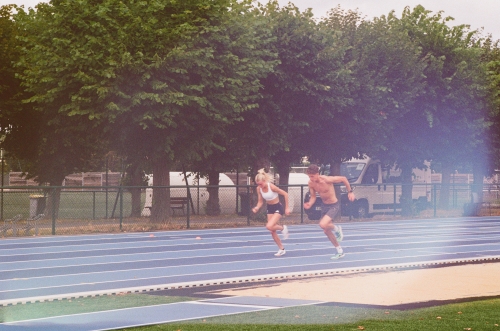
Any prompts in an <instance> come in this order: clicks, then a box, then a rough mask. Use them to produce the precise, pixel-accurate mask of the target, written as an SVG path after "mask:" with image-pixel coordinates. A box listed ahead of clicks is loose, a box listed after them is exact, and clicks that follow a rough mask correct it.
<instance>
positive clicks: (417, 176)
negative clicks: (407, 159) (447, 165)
mask: <svg viewBox="0 0 500 331" xmlns="http://www.w3.org/2000/svg"><path fill="white" fill-rule="evenodd" d="M340 175H341V176H345V177H346V178H347V180H348V181H349V183H350V184H351V187H352V188H353V189H354V194H355V196H356V200H355V201H354V202H353V203H348V199H347V194H346V188H345V186H342V187H341V192H342V195H341V203H342V215H350V216H354V217H359V218H364V217H367V216H368V215H369V214H372V213H376V212H391V211H395V210H399V209H401V204H400V198H401V187H402V186H401V171H400V170H399V169H396V168H395V167H383V166H382V164H381V163H380V161H379V160H373V159H371V158H370V157H368V156H365V157H363V158H362V159H351V160H349V161H346V162H343V163H342V164H341V166H340ZM413 184H414V185H413V189H412V199H413V201H414V202H416V204H417V206H418V208H419V209H425V208H426V207H427V204H428V202H429V201H430V194H431V171H430V169H426V170H420V169H413Z"/></svg>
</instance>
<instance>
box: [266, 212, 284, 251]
mask: <svg viewBox="0 0 500 331" xmlns="http://www.w3.org/2000/svg"><path fill="white" fill-rule="evenodd" d="M280 218H281V215H280V214H279V213H274V214H267V224H266V228H267V229H268V230H269V231H270V232H271V236H272V237H273V239H274V242H275V243H276V245H278V247H279V249H284V248H283V244H282V243H281V239H280V237H279V236H278V234H277V233H276V231H277V230H283V226H281V225H279V224H278V222H279V220H280Z"/></svg>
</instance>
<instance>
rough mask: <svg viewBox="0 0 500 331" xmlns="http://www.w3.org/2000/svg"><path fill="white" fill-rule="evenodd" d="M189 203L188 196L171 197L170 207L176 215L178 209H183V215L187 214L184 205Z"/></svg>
mask: <svg viewBox="0 0 500 331" xmlns="http://www.w3.org/2000/svg"><path fill="white" fill-rule="evenodd" d="M187 204H188V198H187V197H170V208H172V212H173V214H174V215H175V210H176V209H179V210H182V215H185V213H184V206H185V205H187Z"/></svg>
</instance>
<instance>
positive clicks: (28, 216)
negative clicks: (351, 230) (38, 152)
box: [0, 183, 500, 237]
mask: <svg viewBox="0 0 500 331" xmlns="http://www.w3.org/2000/svg"><path fill="white" fill-rule="evenodd" d="M281 188H283V189H286V190H288V194H289V208H290V211H291V215H288V216H285V217H283V218H282V220H281V222H282V223H284V224H302V223H310V224H315V223H317V222H318V220H319V218H320V217H321V208H320V200H321V199H320V198H318V199H317V202H316V204H315V205H314V206H313V207H312V208H311V209H309V210H304V208H303V202H304V200H305V199H306V200H307V199H308V192H309V190H308V187H307V185H290V186H288V187H283V186H281ZM472 188H473V186H472V185H469V184H449V185H443V184H441V183H440V184H426V186H425V189H423V191H422V190H421V191H422V192H425V193H424V194H423V195H422V196H420V197H418V198H417V199H412V200H411V201H410V202H409V203H410V206H409V207H408V208H407V209H406V214H404V215H402V210H401V205H402V203H403V202H402V201H401V190H402V189H403V187H402V186H401V184H391V185H358V186H357V187H356V188H355V191H354V193H355V195H356V198H357V200H356V201H355V202H347V198H346V196H345V193H340V194H341V197H340V200H341V202H342V217H341V219H340V220H336V221H345V220H350V219H374V220H377V219H394V218H401V217H408V218H444V217H456V216H463V215H467V216H475V215H498V214H499V210H500V209H499V206H500V203H499V189H498V186H497V185H485V186H484V189H483V191H482V195H483V196H482V199H480V198H479V197H478V196H477V194H476V193H473V189H472ZM419 189H420V188H419V187H418V186H417V185H413V187H412V190H413V191H414V192H418V191H419ZM160 190H162V191H160ZM155 192H158V193H156V194H157V198H156V199H155V196H154V195H155ZM162 194H163V195H162ZM167 196H170V209H169V210H168V211H163V212H164V214H162V215H160V216H162V217H159V218H158V217H156V218H155V217H153V216H152V213H154V207H153V205H154V204H158V197H160V198H161V199H163V198H165V199H166V197H167ZM0 200H1V206H0V212H1V215H0V217H1V223H0V225H1V233H0V235H1V236H2V237H10V236H21V235H36V234H38V235H56V234H57V235H60V234H82V233H112V232H119V231H122V232H137V231H155V230H173V229H193V228H216V227H238V226H264V225H265V223H266V219H267V216H266V214H265V207H263V208H261V210H260V211H259V212H258V213H256V214H254V213H252V212H251V209H252V207H254V206H255V205H256V204H257V195H256V192H255V187H254V186H248V185H240V186H236V185H230V186H222V185H220V186H190V187H187V186H167V187H155V188H154V189H153V188H152V187H125V186H109V187H102V186H96V187H82V186H75V187H68V186H63V187H41V186H19V187H16V186H5V187H2V188H1V197H0ZM480 201H481V202H480ZM408 211H409V212H408ZM157 219H160V221H157Z"/></svg>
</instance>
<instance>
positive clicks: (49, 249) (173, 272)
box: [0, 217, 500, 330]
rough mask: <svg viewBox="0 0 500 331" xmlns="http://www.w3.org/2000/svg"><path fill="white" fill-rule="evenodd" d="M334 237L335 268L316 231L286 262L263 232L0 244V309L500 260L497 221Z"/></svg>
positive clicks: (293, 237)
mask: <svg viewBox="0 0 500 331" xmlns="http://www.w3.org/2000/svg"><path fill="white" fill-rule="evenodd" d="M342 227H343V230H344V235H345V237H344V241H343V242H342V246H343V247H344V251H345V252H346V256H345V257H344V258H342V259H340V260H336V261H332V260H330V256H332V255H333V254H334V253H335V250H334V249H333V247H332V245H331V244H330V242H329V241H328V240H327V238H326V236H325V235H324V234H323V232H322V230H321V229H320V228H319V227H318V226H317V225H300V226H290V227H289V228H290V238H289V239H288V240H286V241H284V244H285V248H286V250H287V254H286V255H284V256H282V257H279V258H277V257H275V256H274V255H273V254H274V253H275V252H276V251H277V247H276V245H275V244H274V242H273V241H272V239H271V236H270V234H269V232H268V231H267V230H266V229H265V228H264V227H262V228H237V229H234V228H232V229H216V230H189V231H170V232H155V233H130V234H107V235H87V236H65V237H59V236H57V237H33V238H22V239H4V240H1V241H0V261H1V262H0V305H7V304H17V303H25V302H35V301H44V300H54V299H63V298H73V297H81V296H90V295H100V294H112V293H120V292H140V291H149V290H157V289H171V288H178V287H186V286H204V285H212V284H221V283H224V284H225V283H237V282H247V281H248V282H250V281H255V280H266V279H279V278H285V277H302V276H309V275H324V274H336V273H342V272H349V271H353V270H375V269H384V268H393V267H405V266H416V265H432V264H444V263H454V262H467V261H481V260H495V259H500V240H498V238H499V237H500V218H498V217H483V218H456V219H439V220H437V219H429V220H397V221H370V222H353V223H345V224H342ZM151 235H154V237H151ZM196 237H201V239H196ZM1 326H2V325H0V330H2V327H1ZM40 330H41V329H40ZM75 330H76V329H75Z"/></svg>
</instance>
